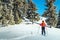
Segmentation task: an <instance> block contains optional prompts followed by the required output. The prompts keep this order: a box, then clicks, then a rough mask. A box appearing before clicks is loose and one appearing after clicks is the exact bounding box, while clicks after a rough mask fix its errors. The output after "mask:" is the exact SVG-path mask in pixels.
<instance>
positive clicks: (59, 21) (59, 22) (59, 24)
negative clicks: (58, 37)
mask: <svg viewBox="0 0 60 40" xmlns="http://www.w3.org/2000/svg"><path fill="white" fill-rule="evenodd" d="M56 27H57V28H60V10H59V13H58V23H57V26H56Z"/></svg>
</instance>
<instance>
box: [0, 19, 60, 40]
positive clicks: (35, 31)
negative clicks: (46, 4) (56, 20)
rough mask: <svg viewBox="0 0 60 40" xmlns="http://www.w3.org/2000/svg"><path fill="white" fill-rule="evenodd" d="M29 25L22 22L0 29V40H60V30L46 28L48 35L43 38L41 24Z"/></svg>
mask: <svg viewBox="0 0 60 40" xmlns="http://www.w3.org/2000/svg"><path fill="white" fill-rule="evenodd" d="M39 22H41V20H40V21H39ZM27 23H28V22H27ZM29 23H30V24H26V22H22V23H21V24H16V25H9V26H7V27H0V40H60V29H57V28H48V27H46V35H45V36H43V35H41V26H40V25H39V24H36V23H34V24H31V22H29Z"/></svg>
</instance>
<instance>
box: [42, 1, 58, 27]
mask: <svg viewBox="0 0 60 40" xmlns="http://www.w3.org/2000/svg"><path fill="white" fill-rule="evenodd" d="M54 2H55V0H46V7H47V8H46V11H45V12H44V14H43V16H44V17H48V19H47V20H46V21H47V23H48V24H49V25H51V26H54V27H56V25H57V15H56V6H55V5H54Z"/></svg>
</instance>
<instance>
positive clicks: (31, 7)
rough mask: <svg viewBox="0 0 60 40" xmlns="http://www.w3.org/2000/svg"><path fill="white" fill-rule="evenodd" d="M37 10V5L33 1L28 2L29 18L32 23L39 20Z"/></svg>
mask: <svg viewBox="0 0 60 40" xmlns="http://www.w3.org/2000/svg"><path fill="white" fill-rule="evenodd" d="M36 10H37V9H36V5H35V4H34V3H33V2H32V0H28V10H27V18H28V19H30V21H32V23H33V21H35V20H37V19H38V20H39V14H38V16H37V13H36V12H35V11H36ZM36 18H37V19H36Z"/></svg>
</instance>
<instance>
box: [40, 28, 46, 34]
mask: <svg viewBox="0 0 60 40" xmlns="http://www.w3.org/2000/svg"><path fill="white" fill-rule="evenodd" d="M41 33H42V35H45V34H46V33H45V27H42V32H41Z"/></svg>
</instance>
